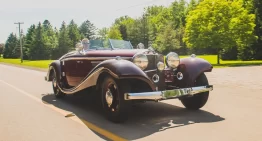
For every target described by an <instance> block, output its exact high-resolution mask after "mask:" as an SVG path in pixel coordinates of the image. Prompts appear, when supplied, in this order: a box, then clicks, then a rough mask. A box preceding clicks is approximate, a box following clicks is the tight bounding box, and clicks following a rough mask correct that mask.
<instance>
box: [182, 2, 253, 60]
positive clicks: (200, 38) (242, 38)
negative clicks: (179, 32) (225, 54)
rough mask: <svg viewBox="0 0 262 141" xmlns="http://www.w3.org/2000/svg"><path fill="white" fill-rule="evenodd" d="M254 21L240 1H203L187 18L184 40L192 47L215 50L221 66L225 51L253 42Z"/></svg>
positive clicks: (240, 47) (243, 46) (241, 47)
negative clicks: (221, 54) (221, 53)
mask: <svg viewBox="0 0 262 141" xmlns="http://www.w3.org/2000/svg"><path fill="white" fill-rule="evenodd" d="M254 20H255V15H254V14H249V13H248V11H247V10H246V9H245V8H244V7H243V3H242V1H241V0H235V1H228V0H204V1H202V2H200V3H199V5H198V6H197V7H196V8H195V9H194V10H192V11H190V12H189V14H188V16H187V18H186V29H185V30H186V32H185V37H184V41H185V42H186V44H187V46H189V47H192V48H206V47H210V48H215V49H216V50H217V56H218V59H217V63H218V64H220V52H221V50H222V49H223V48H231V47H234V46H238V49H239V50H241V49H243V48H245V47H247V46H249V45H250V44H251V43H252V42H254V39H255V38H256V36H254V34H253V31H254V27H255V24H254Z"/></svg>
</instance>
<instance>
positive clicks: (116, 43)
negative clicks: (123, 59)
mask: <svg viewBox="0 0 262 141" xmlns="http://www.w3.org/2000/svg"><path fill="white" fill-rule="evenodd" d="M109 41H110V43H111V46H112V47H113V48H114V49H133V46H132V44H131V43H130V41H125V40H115V39H109Z"/></svg>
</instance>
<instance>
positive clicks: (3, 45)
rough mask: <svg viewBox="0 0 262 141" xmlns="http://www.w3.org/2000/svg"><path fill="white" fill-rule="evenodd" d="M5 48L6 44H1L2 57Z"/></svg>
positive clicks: (0, 52) (0, 53)
mask: <svg viewBox="0 0 262 141" xmlns="http://www.w3.org/2000/svg"><path fill="white" fill-rule="evenodd" d="M4 47H5V44H4V43H1V44H0V57H1V55H2V54H3V51H4Z"/></svg>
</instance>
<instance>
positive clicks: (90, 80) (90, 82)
mask: <svg viewBox="0 0 262 141" xmlns="http://www.w3.org/2000/svg"><path fill="white" fill-rule="evenodd" d="M103 69H104V68H103V67H101V68H99V69H97V70H96V71H95V72H93V73H92V74H91V75H89V76H88V77H87V78H85V79H84V80H83V81H82V82H81V83H80V84H78V85H77V86H75V87H73V88H71V89H64V88H61V87H60V86H59V85H57V86H58V88H59V89H60V90H61V91H62V92H63V93H65V94H74V93H76V92H78V91H81V90H83V89H85V88H87V87H90V86H94V85H96V81H97V79H98V76H99V74H100V72H101V70H103Z"/></svg>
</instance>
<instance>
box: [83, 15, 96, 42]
mask: <svg viewBox="0 0 262 141" xmlns="http://www.w3.org/2000/svg"><path fill="white" fill-rule="evenodd" d="M96 30H97V29H96V27H95V26H94V24H92V23H91V22H90V21H89V20H86V21H84V22H83V23H82V24H81V25H80V27H79V31H80V33H81V35H82V38H83V37H86V38H88V39H91V38H92V36H93V35H95V34H96Z"/></svg>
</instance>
